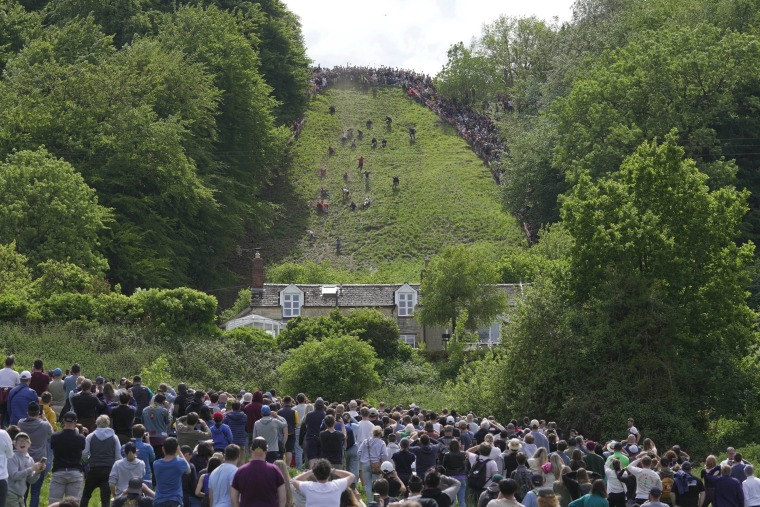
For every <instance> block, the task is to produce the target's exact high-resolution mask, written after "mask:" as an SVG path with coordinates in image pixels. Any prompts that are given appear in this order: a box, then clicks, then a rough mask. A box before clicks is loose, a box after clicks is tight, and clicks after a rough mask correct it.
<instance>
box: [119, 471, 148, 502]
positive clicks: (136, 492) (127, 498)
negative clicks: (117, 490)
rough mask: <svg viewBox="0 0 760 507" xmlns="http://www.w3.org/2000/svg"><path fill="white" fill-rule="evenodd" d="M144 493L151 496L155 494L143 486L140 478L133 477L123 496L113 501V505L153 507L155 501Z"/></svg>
mask: <svg viewBox="0 0 760 507" xmlns="http://www.w3.org/2000/svg"><path fill="white" fill-rule="evenodd" d="M146 490H147V491H146ZM143 492H146V493H147V492H150V493H148V494H149V495H152V494H153V492H152V491H151V490H150V489H149V488H148V487H147V486H145V485H143V483H142V481H141V480H140V478H139V477H132V478H131V479H129V482H128V484H127V488H126V489H125V490H124V491H123V492H122V493H121V495H119V496H117V497H116V498H114V499H113V503H112V504H111V505H112V507H124V505H126V504H127V503H129V505H130V506H134V505H137V507H153V499H152V498H151V496H146V495H145V494H143Z"/></svg>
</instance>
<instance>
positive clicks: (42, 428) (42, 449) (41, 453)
mask: <svg viewBox="0 0 760 507" xmlns="http://www.w3.org/2000/svg"><path fill="white" fill-rule="evenodd" d="M26 413H27V417H26V418H24V419H21V420H20V421H19V422H18V427H19V429H20V430H21V431H23V432H24V433H26V434H27V435H29V438H30V439H31V441H32V443H31V445H30V447H29V456H31V457H32V459H33V460H34V462H35V463H38V462H44V463H45V468H44V469H43V470H42V471H41V472H40V480H38V481H36V482H33V483H32V484H31V487H30V491H29V507H39V504H40V491H41V490H42V485H43V483H44V482H45V475H47V472H48V471H49V470H50V466H49V464H48V463H47V454H48V449H49V447H50V437H52V436H53V427H52V426H51V425H50V423H49V422H47V419H45V417H44V416H43V415H42V410H41V408H40V405H39V404H38V403H36V402H31V403H29V405H28V406H27V410H26Z"/></svg>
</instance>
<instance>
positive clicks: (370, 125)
mask: <svg viewBox="0 0 760 507" xmlns="http://www.w3.org/2000/svg"><path fill="white" fill-rule="evenodd" d="M371 128H372V120H367V130H370V129H371Z"/></svg>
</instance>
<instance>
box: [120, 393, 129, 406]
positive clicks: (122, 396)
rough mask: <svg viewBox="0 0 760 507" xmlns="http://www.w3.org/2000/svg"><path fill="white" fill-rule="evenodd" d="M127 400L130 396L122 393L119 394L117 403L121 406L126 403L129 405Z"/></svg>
mask: <svg viewBox="0 0 760 507" xmlns="http://www.w3.org/2000/svg"><path fill="white" fill-rule="evenodd" d="M129 398H130V396H129V393H128V392H126V391H122V392H120V393H119V403H121V404H122V405H126V404H127V403H129Z"/></svg>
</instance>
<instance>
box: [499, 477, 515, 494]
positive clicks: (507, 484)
mask: <svg viewBox="0 0 760 507" xmlns="http://www.w3.org/2000/svg"><path fill="white" fill-rule="evenodd" d="M499 491H500V492H501V494H502V495H504V496H509V495H514V494H515V491H517V481H516V480H514V479H502V480H500V481H499Z"/></svg>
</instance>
